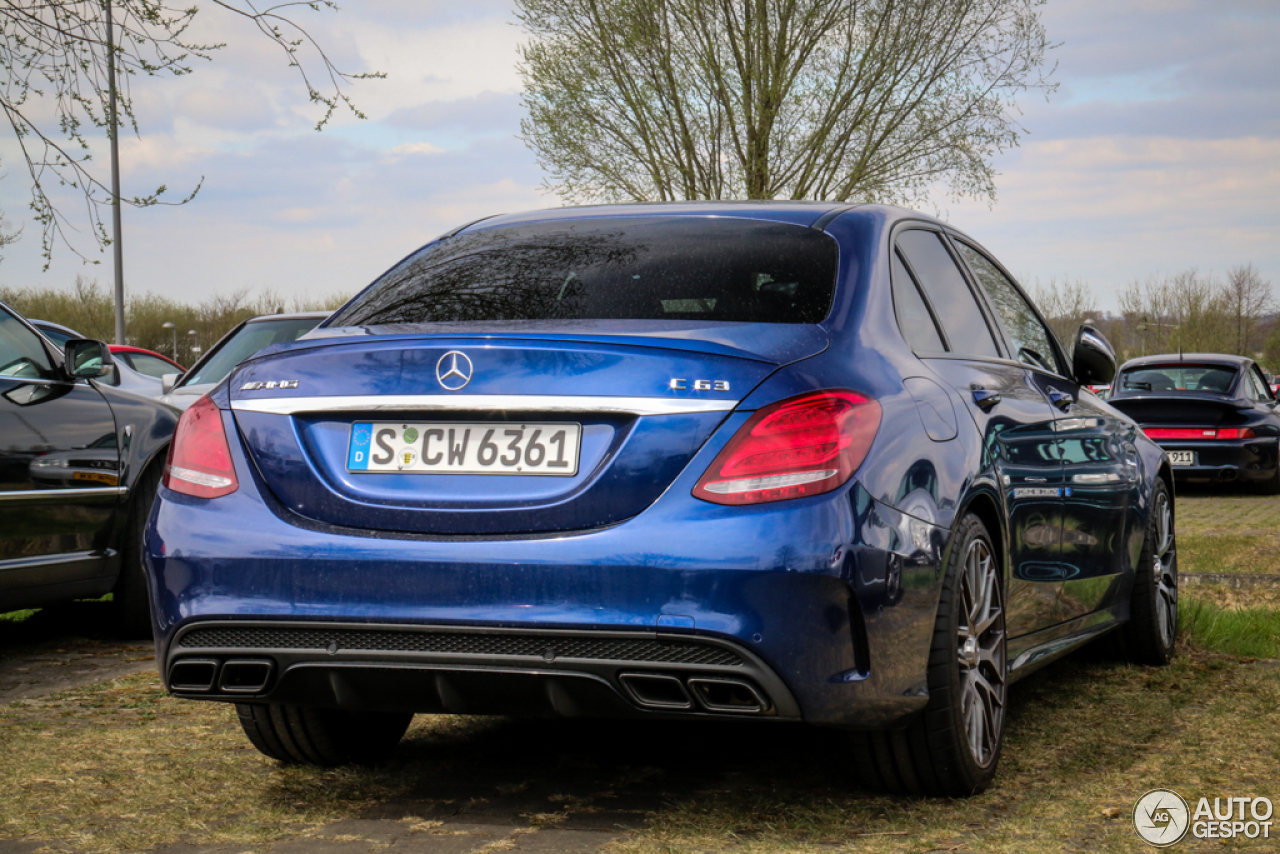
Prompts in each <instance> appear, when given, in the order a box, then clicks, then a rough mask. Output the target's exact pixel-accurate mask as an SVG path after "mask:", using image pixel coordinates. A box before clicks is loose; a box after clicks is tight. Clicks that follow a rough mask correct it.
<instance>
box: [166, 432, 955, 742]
mask: <svg viewBox="0 0 1280 854" xmlns="http://www.w3.org/2000/svg"><path fill="white" fill-rule="evenodd" d="M232 453H233V455H238V454H239V453H240V448H238V447H236V446H235V443H233V448H232ZM240 470H241V471H250V472H252V467H248V466H246V467H244V468H240ZM694 474H696V473H694ZM694 474H689V475H688V476H689V477H693V476H694ZM682 478H684V475H682ZM255 487H257V488H255ZM691 487H692V484H691V483H689V484H686V483H684V482H683V480H682V479H678V480H677V482H676V483H674V484H673V485H672V487H671V489H669V490H668V492H667V494H665V495H664V496H663V497H662V498H660V499H659V500H658V501H657V502H655V503H654V504H653V505H652V506H650V507H649V508H648V509H647V510H646V511H645V512H643V513H641V514H640V515H638V516H636V517H633V518H632V519H630V520H627V521H626V522H623V523H621V524H618V525H613V526H610V527H607V528H602V529H598V530H594V531H587V532H574V533H572V534H566V535H559V536H541V537H530V538H518V537H507V538H484V539H481V538H475V537H456V538H439V537H437V538H430V537H425V536H405V535H393V534H388V533H379V532H368V531H366V532H356V531H352V530H350V529H341V528H336V527H333V526H326V525H323V524H319V523H314V522H308V521H306V520H303V519H300V518H299V517H297V516H295V515H294V514H292V513H290V512H289V511H287V510H284V509H282V508H281V507H280V506H279V505H278V504H277V503H275V502H274V501H273V499H272V498H271V497H270V493H269V492H268V491H266V490H265V489H263V488H262V486H261V484H260V483H257V482H256V481H254V482H252V483H248V482H245V481H244V480H242V482H241V488H240V489H239V490H238V491H237V492H235V493H232V494H231V495H228V496H225V497H222V498H218V499H213V500H204V499H194V498H190V497H187V496H183V495H179V494H176V493H173V492H171V491H169V490H167V489H165V488H163V487H161V490H160V497H159V500H157V502H156V506H155V510H154V511H153V516H152V519H151V524H150V525H149V526H148V529H147V542H146V552H147V555H146V560H147V566H148V570H149V576H150V579H151V584H152V595H153V614H154V615H155V619H156V638H157V663H158V665H159V667H160V671H161V674H162V676H164V677H165V679H166V684H167V685H168V686H169V687H170V689H171V690H173V691H174V693H175V694H179V695H181V696H184V697H192V698H204V699H211V700H222V701H237V702H294V703H301V704H313V705H338V706H341V707H353V708H354V707H359V708H407V709H412V710H414V711H428V712H429V711H451V710H454V709H459V708H467V709H473V710H475V711H476V712H479V713H490V712H503V713H518V714H570V713H572V714H587V715H604V716H617V717H629V716H636V715H640V716H655V715H656V716H669V715H680V716H718V715H733V716H739V717H740V716H742V715H743V714H747V713H746V712H744V711H742V710H738V709H730V710H723V709H715V708H711V706H714V705H719V704H717V703H715V702H714V700H713V701H712V702H711V703H710V704H708V702H706V701H705V699H701V698H700V696H701V695H699V694H698V693H697V692H698V691H702V690H704V689H703V688H700V687H699V685H701V684H702V683H700V682H696V681H691V680H712V683H708V684H711V687H710V688H707V689H706V690H711V691H712V694H713V695H714V696H725V690H728V689H727V688H725V686H724V685H719V686H718V687H717V686H716V685H715V684H713V683H714V680H716V679H721V680H724V679H728V680H730V681H732V680H733V679H734V678H736V677H735V674H736V675H737V677H740V678H738V682H739V683H741V684H744V685H746V686H747V688H746V689H742V690H745V691H746V692H747V693H748V694H749V693H750V692H751V691H754V692H756V693H757V694H758V696H759V697H760V700H761V702H760V704H759V705H760V706H761V709H760V710H759V711H758V712H750V714H752V715H754V716H757V717H762V718H774V719H780V718H798V719H802V720H805V721H809V722H813V723H820V724H827V725H834V726H845V727H860V728H881V727H885V726H892V725H894V724H896V723H899V722H901V721H903V720H904V719H905V718H907V717H909V716H911V715H912V714H914V713H915V712H917V711H919V710H920V709H922V708H923V707H924V705H925V703H927V701H928V686H927V664H928V652H929V644H930V639H931V636H932V632H933V624H934V617H935V615H936V613H937V603H938V595H939V590H940V584H941V571H940V570H941V562H942V555H943V551H944V549H945V547H946V545H947V540H948V536H949V532H948V530H947V529H945V528H941V527H938V526H936V525H931V524H928V523H926V522H923V521H921V520H920V519H917V518H914V517H908V516H905V515H904V514H902V513H899V512H897V511H895V510H893V509H892V508H889V507H887V506H885V505H883V504H880V503H878V502H876V501H875V500H873V499H872V498H871V497H870V496H869V495H868V494H867V493H866V492H865V491H863V490H862V488H861V487H860V486H859V485H858V484H857V483H856V481H854V482H851V484H850V485H849V486H848V487H846V488H845V489H842V490H838V491H836V492H833V493H828V494H826V495H821V496H815V497H813V498H807V499H799V500H794V501H787V502H778V503H776V504H772V505H761V506H758V507H721V506H718V505H713V504H709V503H706V502H701V501H697V500H695V499H692V498H691V497H690V496H689V489H690V488H691ZM214 626H221V627H228V628H230V627H247V628H250V629H262V630H271V631H290V632H292V631H295V630H297V631H300V632H304V633H305V632H307V631H312V630H313V628H314V627H316V626H319V627H321V628H322V629H323V632H327V633H330V634H332V633H334V632H339V633H343V632H368V631H375V632H380V633H384V634H385V633H392V634H394V635H395V636H396V637H400V638H403V637H404V636H406V635H412V634H415V633H416V634H418V635H420V636H425V635H430V634H432V633H435V634H441V633H443V634H449V633H459V632H462V633H467V634H470V635H473V636H493V637H506V636H507V635H511V634H514V635H522V636H530V637H532V636H536V637H539V638H542V637H543V636H544V635H545V637H547V638H560V637H563V638H568V639H570V640H573V639H577V640H590V641H592V642H595V641H601V640H624V641H628V642H634V643H638V644H641V645H644V644H649V645H651V646H654V645H656V646H659V647H661V646H668V647H669V646H671V645H672V644H693V645H699V646H700V648H717V649H722V650H731V651H733V653H734V655H736V656H737V658H738V659H739V660H740V662H742V663H740V664H715V663H707V662H706V661H693V662H675V661H670V660H665V659H656V660H653V661H648V660H635V659H631V658H619V659H611V658H607V657H605V658H594V659H581V658H580V657H575V656H572V655H568V656H566V655H565V654H564V653H563V652H561V651H560V650H559V649H558V646H557V644H558V643H559V641H553V642H548V645H547V646H537V647H534V648H530V649H532V652H530V651H529V649H526V650H525V652H523V653H518V654H507V653H501V652H492V651H491V652H485V653H478V654H471V653H463V654H459V653H457V651H456V650H452V651H451V648H444V649H440V648H434V647H433V648H423V647H420V646H418V647H414V648H412V649H401V648H398V647H396V648H390V649H387V648H379V647H377V646H376V645H375V646H374V647H370V646H369V645H368V644H366V643H361V642H358V643H355V644H351V643H348V642H347V640H344V638H347V637H348V635H345V634H339V635H337V636H335V637H328V636H327V635H326V636H324V637H321V638H319V639H311V640H309V641H306V642H302V641H297V642H295V641H290V642H288V643H283V644H282V643H281V642H279V641H270V642H253V643H248V642H240V641H237V642H235V643H227V642H225V640H223V641H216V642H207V641H205V640H200V641H199V642H198V643H197V642H196V641H194V640H190V639H191V638H196V639H197V640H198V639H199V638H200V635H197V634H196V633H197V632H199V631H203V630H204V629H206V628H211V627H214ZM557 633H565V634H557ZM204 637H205V638H206V639H207V638H209V637H212V635H207V634H206V635H204ZM335 639H336V640H337V644H336V646H334V652H332V653H331V652H329V649H330V646H331V641H333V640H335ZM320 640H323V641H324V644H323V646H320V645H318V644H319V642H320ZM539 643H542V641H539ZM299 644H301V645H299ZM548 647H549V648H550V649H551V652H552V655H553V658H552V659H551V660H549V661H548V660H547V659H546V657H545V653H546V651H547V648H548ZM460 655H461V657H459V656H460ZM188 659H190V660H195V661H200V660H204V661H206V662H207V663H206V664H205V665H203V670H199V669H198V668H197V669H195V670H193V671H192V672H193V673H195V674H196V675H199V676H200V677H201V680H202V681H201V682H200V683H199V684H201V685H203V684H205V683H208V687H206V688H203V689H201V690H189V689H187V688H183V687H181V684H178V685H175V684H174V682H173V676H174V674H173V670H172V667H173V665H174V664H175V663H177V662H179V661H181V660H188ZM244 661H249V662H251V663H252V662H254V661H258V662H267V666H266V668H265V669H266V670H267V671H269V674H268V678H267V679H266V680H263V681H262V684H261V688H260V690H247V688H253V687H255V684H254V683H253V679H252V678H251V677H253V675H254V674H255V673H256V674H257V675H261V674H262V672H263V669H264V668H263V667H261V666H257V665H252V666H245V665H243V662H244ZM229 662H235V663H233V665H232V673H233V677H234V678H233V679H232V682H233V683H234V682H237V681H238V682H239V684H240V687H241V688H246V690H240V691H226V690H222V688H223V687H225V686H224V685H223V674H224V672H225V668H226V665H227V664H228V663H229ZM237 670H239V674H238V675H236V671H237ZM632 675H638V676H641V677H654V678H653V679H652V680H651V681H650V682H649V683H647V685H648V690H650V691H652V692H654V693H655V695H657V696H660V697H671V696H675V697H679V696H680V694H681V692H683V693H684V694H687V695H688V696H689V700H690V702H689V704H688V705H687V706H685V707H683V708H671V707H659V706H658V705H657V704H654V703H648V704H646V703H645V702H643V700H642V698H638V696H637V690H638V689H637V688H636V687H635V685H634V684H632V685H629V684H628V678H629V677H630V676H632ZM184 678H185V677H184ZM663 680H666V681H665V682H664V681H663ZM180 682H181V680H180ZM188 684H196V683H194V682H192V683H188ZM722 688H724V689H725V690H720V689H722ZM639 690H644V689H643V688H641V689H639ZM731 693H732V691H730V694H731ZM455 701H457V702H455ZM397 704H399V705H397Z"/></svg>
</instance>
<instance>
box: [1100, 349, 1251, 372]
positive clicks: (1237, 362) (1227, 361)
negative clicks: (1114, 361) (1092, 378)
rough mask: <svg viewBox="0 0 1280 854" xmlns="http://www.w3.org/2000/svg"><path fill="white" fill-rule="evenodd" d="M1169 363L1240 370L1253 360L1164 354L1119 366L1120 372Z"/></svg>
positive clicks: (1241, 357)
mask: <svg viewBox="0 0 1280 854" xmlns="http://www.w3.org/2000/svg"><path fill="white" fill-rule="evenodd" d="M1169 362H1188V363H1191V364H1196V365H1230V366H1231V367H1233V368H1240V367H1243V366H1244V365H1248V364H1251V363H1252V362H1253V359H1250V358H1248V357H1247V356H1231V355H1228V354H1226V353H1164V354H1162V355H1157V356H1140V357H1138V358H1137V359H1130V360H1129V361H1127V362H1125V363H1124V364H1123V365H1121V366H1120V370H1122V371H1123V370H1126V369H1128V368H1141V367H1145V366H1147V365H1163V364H1168V363H1169Z"/></svg>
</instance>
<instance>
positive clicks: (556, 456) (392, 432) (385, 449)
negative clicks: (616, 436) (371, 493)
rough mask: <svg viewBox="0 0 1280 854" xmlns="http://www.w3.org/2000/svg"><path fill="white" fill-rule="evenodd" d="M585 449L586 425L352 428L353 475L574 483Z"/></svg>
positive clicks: (350, 454)
mask: <svg viewBox="0 0 1280 854" xmlns="http://www.w3.org/2000/svg"><path fill="white" fill-rule="evenodd" d="M581 445H582V425H581V424H564V423H560V424H534V423H529V422H514V421H513V422H494V421H487V422H482V423H468V422H459V421H419V422H414V423H391V422H361V423H358V424H352V425H351V443H350V445H348V450H347V470H348V471H352V472H401V473H403V474H508V475H512V474H513V475H551V476H559V477H570V476H572V475H575V474H577V473H578V452H579V450H580V448H581Z"/></svg>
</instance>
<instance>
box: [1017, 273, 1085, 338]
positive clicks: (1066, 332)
mask: <svg viewBox="0 0 1280 854" xmlns="http://www.w3.org/2000/svg"><path fill="white" fill-rule="evenodd" d="M1031 295H1032V299H1034V300H1035V304H1036V305H1037V306H1039V307H1040V312H1041V313H1042V314H1043V315H1044V317H1045V320H1047V321H1048V322H1049V328H1050V329H1052V330H1053V334H1054V335H1056V336H1057V337H1058V340H1059V341H1060V342H1062V344H1064V345H1065V346H1067V347H1068V348H1069V347H1071V346H1072V343H1073V342H1074V341H1075V336H1076V330H1078V329H1079V328H1080V325H1081V324H1082V323H1084V322H1085V321H1086V320H1089V319H1095V320H1096V318H1097V315H1098V300H1097V297H1095V296H1094V294H1093V289H1092V288H1090V287H1089V284H1088V283H1087V282H1083V281H1081V280H1079V279H1077V280H1076V281H1074V282H1072V281H1069V280H1066V279H1064V280H1062V281H1061V282H1059V281H1058V280H1057V279H1056V278H1050V279H1049V281H1048V282H1047V283H1045V284H1043V285H1042V284H1041V283H1040V280H1039V279H1037V280H1036V283H1035V285H1034V286H1032V288H1031Z"/></svg>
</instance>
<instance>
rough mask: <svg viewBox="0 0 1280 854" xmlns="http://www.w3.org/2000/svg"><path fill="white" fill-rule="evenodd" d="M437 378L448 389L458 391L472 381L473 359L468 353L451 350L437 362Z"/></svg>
mask: <svg viewBox="0 0 1280 854" xmlns="http://www.w3.org/2000/svg"><path fill="white" fill-rule="evenodd" d="M436 379H437V380H439V381H440V385H442V386H444V388H445V389H446V390H447V391H458V390H459V389H461V388H463V387H465V386H466V384H467V383H469V382H471V360H470V359H468V358H467V354H466V353H461V352H459V351H457V350H450V351H449V352H448V353H445V354H444V355H443V356H441V357H440V361H438V362H436Z"/></svg>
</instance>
